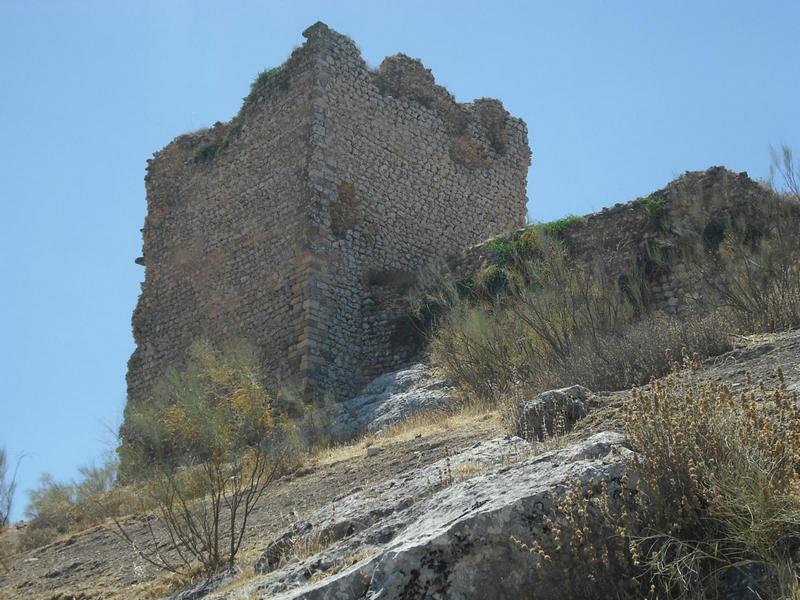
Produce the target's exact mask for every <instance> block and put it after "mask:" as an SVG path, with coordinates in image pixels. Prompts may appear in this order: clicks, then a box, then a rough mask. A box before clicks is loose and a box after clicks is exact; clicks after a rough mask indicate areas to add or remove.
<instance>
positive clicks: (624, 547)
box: [512, 477, 658, 600]
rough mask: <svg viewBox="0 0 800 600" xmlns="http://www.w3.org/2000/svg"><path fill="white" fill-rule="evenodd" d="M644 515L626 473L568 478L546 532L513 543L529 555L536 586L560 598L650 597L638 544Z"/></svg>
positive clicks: (546, 523)
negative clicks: (585, 480) (591, 479)
mask: <svg viewBox="0 0 800 600" xmlns="http://www.w3.org/2000/svg"><path fill="white" fill-rule="evenodd" d="M644 513H645V506H644V501H643V499H642V495H641V494H640V492H639V491H638V490H637V489H636V488H635V487H629V485H628V480H627V477H623V478H621V479H620V480H618V481H610V482H606V481H603V482H600V483H598V484H591V483H590V484H589V485H583V484H581V483H580V482H567V484H566V486H565V490H564V493H563V494H562V495H560V496H555V497H554V498H553V508H552V510H551V511H549V513H547V514H546V515H545V517H544V523H543V526H542V532H543V533H545V534H547V535H545V536H543V539H542V540H540V539H537V538H534V539H533V541H531V542H530V543H528V544H526V543H525V542H523V541H520V540H517V539H515V538H512V542H513V543H514V544H515V545H516V546H517V547H518V548H519V549H521V550H523V551H525V552H528V553H530V554H531V557H532V560H533V569H534V574H535V577H536V580H537V582H538V583H539V585H542V586H543V587H546V588H547V589H553V590H558V592H559V597H560V598H564V599H566V600H577V599H580V600H583V599H588V598H619V599H630V600H633V599H640V598H653V599H655V598H657V597H658V596H656V595H655V594H654V590H653V589H652V588H651V583H650V577H649V576H648V575H647V573H646V571H645V570H644V569H643V568H642V567H641V563H640V557H639V555H638V548H637V539H638V537H637V536H638V535H639V534H640V532H641V531H642V530H643V527H644V524H643V521H642V519H643V515H644ZM565 573H568V574H569V575H568V576H566V577H565ZM534 597H535V596H534Z"/></svg>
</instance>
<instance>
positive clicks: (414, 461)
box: [0, 331, 800, 600]
mask: <svg viewBox="0 0 800 600" xmlns="http://www.w3.org/2000/svg"><path fill="white" fill-rule="evenodd" d="M737 345H738V346H739V347H737V349H735V350H734V351H732V352H729V353H727V354H725V355H722V356H719V357H716V358H713V359H709V360H707V361H705V362H704V363H703V365H702V367H701V369H700V370H699V371H695V372H691V371H686V372H684V373H682V374H681V375H680V376H681V377H682V378H685V379H687V380H689V381H698V382H699V381H708V380H711V381H722V382H729V383H731V384H733V385H734V386H735V388H736V389H737V390H745V389H747V388H748V386H750V385H755V384H756V382H758V381H763V382H764V384H765V385H766V387H767V388H768V389H769V388H772V387H774V386H775V384H776V382H777V372H778V369H781V370H782V371H783V372H784V375H785V377H786V381H787V383H788V386H789V389H790V390H797V391H800V331H796V332H789V333H784V334H779V335H772V336H756V337H751V338H741V339H739V340H738V341H737ZM748 381H752V382H753V383H748ZM627 394H628V392H616V393H613V394H598V395H596V396H595V397H594V398H593V400H592V404H593V405H594V408H595V409H596V410H595V411H593V413H592V414H591V415H590V416H589V417H587V418H586V419H585V420H584V421H582V422H581V423H580V424H579V426H578V427H577V428H576V432H575V435H587V434H589V433H591V432H594V431H598V430H600V429H609V428H614V427H619V426H621V419H620V411H621V407H622V404H623V402H624V399H625V397H626V396H627ZM498 433H505V431H503V426H502V424H501V422H500V418H499V416H498V415H496V414H482V415H481V414H478V413H469V414H463V415H459V416H455V417H450V418H448V419H444V420H441V421H439V422H436V423H432V422H427V423H426V422H425V421H424V420H421V421H420V422H419V423H417V424H416V425H415V426H414V427H409V428H407V429H405V430H403V431H401V432H399V433H398V434H397V435H395V436H393V437H391V438H384V439H381V440H380V441H379V442H377V444H378V445H379V446H380V447H381V448H382V452H380V453H379V454H377V455H376V456H371V457H370V456H368V455H367V450H366V445H367V443H376V440H374V439H371V440H368V441H365V442H362V443H359V444H356V445H354V446H351V447H347V448H342V449H341V450H338V451H335V452H332V453H329V454H327V455H324V456H320V457H317V458H315V459H313V460H312V461H310V462H309V464H308V465H307V466H306V467H305V468H304V469H302V470H301V471H299V472H298V473H297V474H295V475H294V476H291V477H287V478H284V479H283V480H281V481H280V482H278V484H277V485H275V486H274V488H273V489H272V490H271V493H270V494H269V495H268V496H267V497H266V498H265V499H264V501H263V502H262V505H261V506H259V507H258V509H257V510H256V512H255V514H254V516H253V518H252V520H251V524H250V526H249V529H248V535H247V540H246V542H245V548H244V550H243V551H242V554H241V557H240V558H241V560H240V562H241V563H242V565H243V566H244V567H245V570H246V571H247V567H248V565H252V564H253V562H254V561H255V559H256V558H257V557H258V555H259V554H260V553H261V551H262V550H263V549H264V547H265V546H266V545H267V544H268V543H269V541H270V540H271V539H272V537H273V536H274V535H275V534H276V533H277V532H278V531H280V530H281V529H282V528H283V527H285V526H286V525H287V524H288V523H290V522H292V521H294V520H296V519H298V518H301V517H302V515H303V514H305V513H307V512H310V511H312V510H314V509H315V508H318V507H319V506H321V505H323V504H326V503H328V502H331V501H333V500H335V499H337V498H339V497H341V496H342V495H344V494H346V493H350V492H352V491H354V488H356V487H361V488H368V487H369V486H370V485H371V484H372V483H375V482H380V481H384V480H387V479H390V478H393V477H397V476H398V474H400V473H403V472H406V471H409V470H412V469H414V468H417V467H419V466H422V465H427V464H430V463H432V462H434V461H437V460H440V459H441V458H442V457H443V456H445V455H447V453H448V452H454V451H458V450H460V449H463V448H466V447H468V446H470V445H472V444H474V443H475V442H476V441H478V440H483V439H487V438H490V437H493V436H496V435H497V434H498ZM126 523H127V525H128V527H129V529H130V530H131V531H132V532H133V534H134V535H135V536H136V537H138V538H139V539H142V540H143V539H145V536H146V531H147V529H146V524H145V522H144V521H143V519H142V518H141V517H131V518H129V519H127V520H126ZM112 527H113V526H112V525H111V524H108V525H104V526H98V527H95V528H93V529H90V530H88V531H84V532H81V533H78V534H74V535H70V536H67V537H64V538H63V539H60V540H58V541H56V542H55V543H52V544H50V545H48V546H44V547H42V548H37V549H35V550H32V551H30V552H27V553H24V554H21V555H17V556H15V557H13V558H12V559H11V560H10V564H9V566H10V571H9V573H7V574H2V573H0V598H2V599H15V600H16V599H20V598H24V599H26V600H35V599H52V600H56V599H58V600H70V599H73V600H77V599H90V598H91V599H94V598H98V599H100V598H102V599H112V598H113V599H121V598H156V597H159V596H162V595H165V594H167V593H169V592H170V591H171V590H172V589H174V588H175V587H176V586H177V585H179V583H180V582H178V581H176V580H175V578H174V577H172V576H165V575H164V574H161V573H159V572H157V571H156V569H154V568H153V567H151V566H149V565H147V564H146V563H145V562H144V561H143V560H141V559H140V558H139V557H137V556H136V554H135V553H134V552H133V551H131V550H130V548H128V547H127V546H126V545H125V544H124V543H123V542H122V541H121V540H120V539H119V537H118V536H117V535H116V534H115V533H114V531H113V528H112ZM5 535H6V536H13V535H15V532H14V530H13V529H12V530H11V531H10V532H7V533H6V534H5Z"/></svg>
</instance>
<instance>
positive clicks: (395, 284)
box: [366, 269, 417, 292]
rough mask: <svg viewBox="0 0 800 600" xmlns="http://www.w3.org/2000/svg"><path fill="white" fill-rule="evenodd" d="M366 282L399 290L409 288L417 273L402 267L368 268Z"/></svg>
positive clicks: (414, 281) (404, 290)
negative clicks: (404, 269)
mask: <svg viewBox="0 0 800 600" xmlns="http://www.w3.org/2000/svg"><path fill="white" fill-rule="evenodd" d="M366 279H367V284H368V285H370V286H378V287H385V288H391V289H393V290H397V291H400V292H406V291H408V290H410V289H411V288H412V287H413V286H414V284H416V282H417V275H416V274H415V273H412V272H411V271H403V270H402V269H370V270H369V271H367V278H366Z"/></svg>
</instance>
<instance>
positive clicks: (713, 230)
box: [703, 219, 725, 252]
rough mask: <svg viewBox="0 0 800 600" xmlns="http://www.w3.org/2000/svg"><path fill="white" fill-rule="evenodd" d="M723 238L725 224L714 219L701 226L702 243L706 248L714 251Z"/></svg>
mask: <svg viewBox="0 0 800 600" xmlns="http://www.w3.org/2000/svg"><path fill="white" fill-rule="evenodd" d="M724 239H725V225H724V224H723V223H722V222H721V221H719V220H716V219H713V220H711V221H709V222H708V223H706V226H705V227H704V228H703V245H704V246H705V247H706V250H710V251H712V252H716V251H717V250H719V247H720V245H721V244H722V242H723V240H724Z"/></svg>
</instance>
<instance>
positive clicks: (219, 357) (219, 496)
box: [117, 342, 282, 574]
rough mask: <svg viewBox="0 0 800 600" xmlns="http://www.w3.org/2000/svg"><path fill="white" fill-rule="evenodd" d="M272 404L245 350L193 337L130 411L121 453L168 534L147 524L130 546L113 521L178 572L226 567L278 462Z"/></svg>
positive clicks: (144, 553) (145, 552)
mask: <svg viewBox="0 0 800 600" xmlns="http://www.w3.org/2000/svg"><path fill="white" fill-rule="evenodd" d="M272 400H273V399H272V397H271V396H270V395H269V394H268V393H267V391H266V390H265V389H264V387H263V385H262V383H261V372H260V368H259V361H258V356H257V353H256V351H255V350H254V349H253V348H252V347H250V346H248V345H246V344H243V343H238V344H234V345H230V346H228V347H227V348H225V349H224V350H222V351H217V350H215V349H213V348H212V347H211V346H210V345H209V344H207V343H203V342H196V343H194V344H193V345H192V347H191V349H190V351H189V356H188V359H187V363H186V366H185V367H184V368H183V369H179V370H173V371H172V372H170V373H169V375H168V376H167V377H166V378H165V379H164V380H163V381H162V383H161V384H160V385H159V386H158V387H157V389H156V390H155V392H154V394H153V397H152V398H151V399H150V400H149V401H148V402H147V403H146V404H144V405H143V406H141V407H137V408H136V409H134V410H132V411H131V412H130V413H129V415H128V421H127V427H126V430H125V431H124V432H123V433H124V442H125V443H124V445H123V446H122V447H121V449H120V453H121V456H122V457H123V461H124V463H125V466H126V470H127V471H128V472H129V473H132V474H135V475H137V476H139V477H140V478H142V479H143V482H144V483H143V485H144V489H145V492H146V493H147V495H148V496H149V498H150V500H151V501H152V503H153V504H154V505H155V506H156V507H157V509H156V511H155V512H156V517H157V520H158V522H159V524H160V525H161V528H163V531H164V532H166V540H168V543H167V544H166V546H165V544H164V541H165V540H164V539H160V538H159V536H158V535H157V534H156V533H155V529H151V530H150V532H151V543H150V544H148V545H146V546H142V545H140V544H136V543H134V540H133V538H132V537H131V536H130V535H129V534H128V532H127V531H126V530H125V528H124V527H123V526H122V525H121V524H120V523H119V521H118V522H117V526H118V529H119V532H120V534H121V535H122V536H123V537H124V538H125V540H126V541H127V542H129V543H130V544H131V546H132V547H133V548H134V549H135V550H136V551H137V552H138V553H139V555H140V556H141V557H142V558H143V559H145V560H146V561H148V562H150V563H151V564H154V565H156V566H158V567H160V568H163V569H166V570H169V571H172V572H176V573H188V572H192V571H193V570H194V569H195V565H196V564H197V563H199V564H200V565H202V569H203V570H204V571H205V572H206V573H207V574H212V573H215V572H217V571H219V570H220V569H222V568H224V567H231V566H233V564H234V561H235V558H236V554H237V553H238V551H239V548H240V547H241V543H242V540H243V538H244V533H245V530H246V528H247V521H248V518H249V516H250V514H251V513H252V511H253V510H254V509H255V506H256V504H257V503H258V502H259V500H260V499H261V498H262V497H263V495H264V493H265V491H266V489H267V488H268V486H269V485H270V483H271V482H272V481H273V480H274V478H275V476H276V474H277V473H279V471H280V468H281V465H282V452H281V449H280V448H277V447H276V445H277V444H276V440H275V439H274V437H273V434H274V433H275V429H276V424H275V421H274V419H273V416H272ZM148 523H149V521H148Z"/></svg>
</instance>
